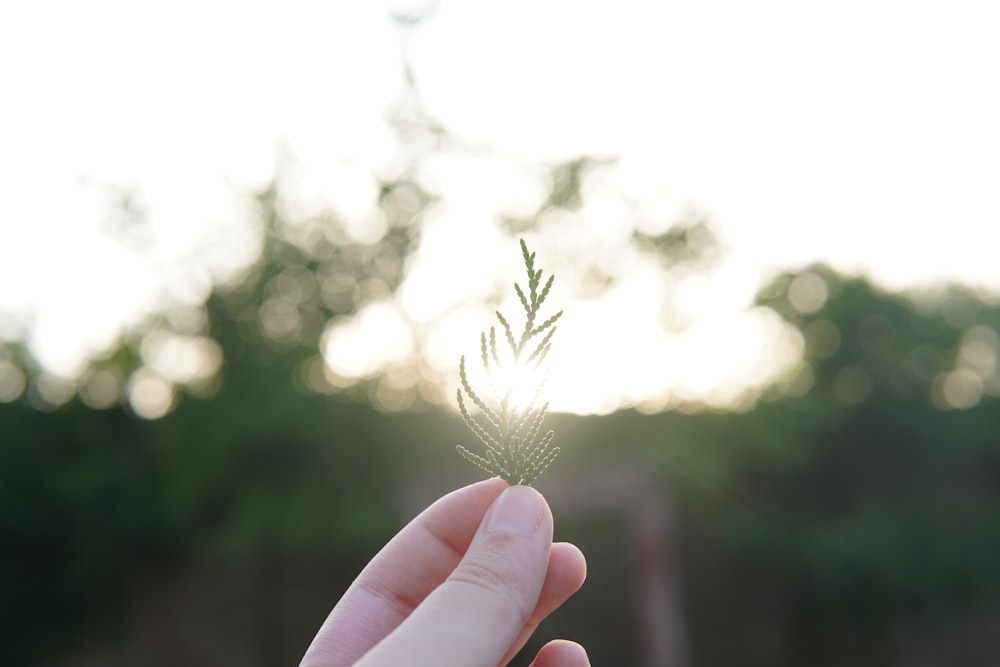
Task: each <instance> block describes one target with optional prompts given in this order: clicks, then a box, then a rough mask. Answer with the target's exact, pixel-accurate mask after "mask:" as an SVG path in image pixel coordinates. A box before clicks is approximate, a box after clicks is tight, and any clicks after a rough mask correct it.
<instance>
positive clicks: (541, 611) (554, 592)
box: [500, 542, 587, 665]
mask: <svg viewBox="0 0 1000 667" xmlns="http://www.w3.org/2000/svg"><path fill="white" fill-rule="evenodd" d="M586 578H587V560H586V559H585V558H584V556H583V553H582V552H581V551H580V550H579V549H578V548H577V547H576V546H575V545H573V544H569V543H568V542H556V543H555V544H553V545H552V550H551V551H550V552H549V569H548V572H546V573H545V582H544V583H543V584H542V591H541V593H539V595H538V604H537V605H535V610H534V611H533V612H532V614H531V617H530V618H529V619H528V622H527V623H526V624H525V626H524V628H523V629H522V630H521V632H520V634H519V635H518V637H517V639H516V640H515V641H514V644H513V646H511V647H510V650H508V651H507V654H506V655H505V656H504V657H503V659H502V660H501V661H500V664H501V665H506V664H507V663H508V662H510V660H511V659H512V658H513V657H514V656H515V655H516V654H517V652H518V651H520V650H521V648H523V647H524V644H525V643H526V642H527V641H528V639H529V638H530V637H531V635H532V634H533V633H534V632H535V629H536V628H537V627H538V624H539V623H541V622H542V621H543V620H545V617H547V616H548V615H549V614H551V613H552V612H553V611H555V610H556V609H558V608H559V607H560V606H561V605H562V603H563V602H565V601H566V600H567V599H568V598H569V596H571V595H573V593H576V592H577V591H578V590H580V586H582V585H583V582H584V580H585V579H586Z"/></svg>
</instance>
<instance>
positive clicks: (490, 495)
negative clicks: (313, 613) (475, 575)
mask: <svg viewBox="0 0 1000 667" xmlns="http://www.w3.org/2000/svg"><path fill="white" fill-rule="evenodd" d="M507 486H508V485H507V483H506V482H505V481H503V480H502V479H498V478H494V479H488V480H485V481H482V482H477V483H475V484H470V485H469V486H466V487H463V488H461V489H458V490H456V491H453V492H451V493H449V494H448V495H446V496H444V497H442V498H441V499H440V500H438V501H437V502H435V503H434V504H433V505H431V506H430V507H428V508H427V509H426V510H424V511H423V512H421V513H420V514H419V515H418V516H417V517H416V518H415V519H413V521H411V522H410V523H409V524H407V525H406V527H405V528H403V529H402V530H401V531H400V532H399V533H398V534H397V535H396V536H395V537H394V538H392V540H390V541H389V543H388V544H387V545H386V546H385V547H383V549H382V550H381V551H380V552H379V553H378V555H376V556H375V558H374V559H372V561H371V562H370V563H369V564H368V566H367V567H365V569H364V570H362V572H361V574H360V575H358V578H357V579H356V580H355V581H354V583H353V584H351V586H350V588H348V589H347V592H346V593H345V594H344V597H342V598H341V599H340V602H338V603H337V606H336V607H334V608H333V611H331V612H330V615H329V616H328V617H327V619H326V621H325V622H324V623H323V627H322V628H321V629H320V631H319V633H318V634H317V635H316V639H315V640H314V641H313V643H312V645H311V646H310V647H309V650H308V651H306V655H305V657H304V658H303V660H302V663H301V667H308V666H309V665H313V664H315V665H323V666H324V667H349V666H350V665H352V664H354V662H356V661H357V660H358V659H359V658H360V657H361V656H362V655H364V654H365V653H366V652H367V651H368V650H369V649H370V648H372V647H373V646H374V645H375V644H376V643H378V642H379V641H381V639H382V638H383V637H385V636H386V635H387V634H389V633H390V632H391V631H392V630H394V629H395V628H396V627H397V626H398V625H399V624H400V623H402V622H403V621H404V620H405V619H406V618H407V617H408V616H409V615H410V612H412V611H413V609H414V608H416V606H417V605H419V604H420V603H421V602H422V601H423V600H424V598H426V597H427V596H428V595H429V594H430V593H431V591H433V590H434V589H435V588H437V586H438V585H439V584H441V583H442V582H443V581H444V580H445V579H447V578H448V575H449V574H451V572H452V571H453V570H454V569H455V567H456V566H457V565H458V563H459V561H460V560H461V559H462V556H463V555H464V554H465V551H466V549H468V547H469V544H470V542H471V541H472V537H473V536H474V535H475V533H476V530H477V529H478V528H479V524H480V523H481V522H482V520H483V515H484V514H485V513H486V510H487V509H489V507H490V505H491V504H492V503H493V501H494V500H495V499H496V497H497V496H498V495H500V492H501V491H503V490H504V489H505V488H507Z"/></svg>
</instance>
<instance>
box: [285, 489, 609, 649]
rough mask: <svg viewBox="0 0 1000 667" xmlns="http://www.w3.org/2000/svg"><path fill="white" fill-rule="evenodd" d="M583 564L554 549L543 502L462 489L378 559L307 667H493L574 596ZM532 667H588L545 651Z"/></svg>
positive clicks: (527, 493) (332, 618) (573, 551)
mask: <svg viewBox="0 0 1000 667" xmlns="http://www.w3.org/2000/svg"><path fill="white" fill-rule="evenodd" d="M585 577H586V561H585V560H584V557H583V554H582V553H581V552H580V550H579V549H577V548H576V547H575V546H573V545H572V544H568V543H564V542H561V543H556V544H553V543H552V513H551V511H550V510H549V506H548V504H547V503H546V502H545V499H544V498H543V497H542V495H541V494H540V493H538V492H537V491H535V490H534V489H533V488H531V487H528V486H513V487H508V486H507V483H506V482H504V481H503V480H501V479H490V480H486V481H483V482H478V483H476V484H472V485H470V486H466V487H464V488H461V489H459V490H457V491H454V492H452V493H450V494H448V495H446V496H444V497H443V498H441V499H440V500H438V501H437V502H436V503H434V504H433V505H431V506H430V507H429V508H427V509H426V510H424V511H423V512H422V513H421V514H420V515H419V516H417V517H416V518H415V519H414V520H413V521H411V522H410V523H409V524H408V525H407V526H406V527H405V528H403V530H401V531H400V532H399V533H398V534H397V535H396V536H395V537H394V538H393V539H392V540H390V542H389V543H388V544H387V545H386V546H385V547H384V548H383V549H382V551H380V552H379V553H378V555H376V556H375V558H374V559H372V561H371V562H370V563H369V564H368V566H367V567H365V569H364V570H363V571H362V572H361V574H360V575H359V576H358V578H357V579H356V580H355V581H354V583H353V584H351V587H350V588H349V589H348V590H347V592H346V593H345V594H344V597H342V598H341V599H340V602H338V603H337V605H336V606H335V607H334V609H333V611H332V612H330V615H329V616H328V617H327V619H326V622H325V623H323V627H322V628H320V631H319V633H318V634H317V635H316V638H315V639H314V640H313V642H312V644H311V645H310V646H309V650H308V651H306V654H305V657H304V658H303V659H302V663H301V664H300V667H399V666H400V665H407V666H413V667H432V666H433V667H497V665H506V664H507V663H508V661H509V660H510V659H511V658H512V657H513V656H514V654H515V653H517V651H518V650H520V648H521V647H522V646H523V645H524V643H525V642H526V641H527V640H528V638H529V637H530V636H531V633H532V632H534V630H535V627H536V626H537V625H538V623H539V622H541V620H542V619H544V618H545V617H546V616H548V615H549V614H550V613H552V612H553V611H554V610H555V609H557V608H558V607H559V605H561V604H562V603H563V602H565V601H566V599H567V598H569V596H570V595H572V594H573V593H575V592H576V591H577V589H579V588H580V586H581V585H582V584H583V580H584V578H585ZM531 665H532V667H589V665H590V662H589V661H588V659H587V654H586V652H585V651H584V650H583V648H582V647H581V646H580V645H578V644H575V643H573V642H568V641H562V640H556V641H553V642H549V643H548V644H546V645H545V646H543V647H542V649H541V650H540V651H539V652H538V655H537V656H536V658H535V660H534V662H532V663H531Z"/></svg>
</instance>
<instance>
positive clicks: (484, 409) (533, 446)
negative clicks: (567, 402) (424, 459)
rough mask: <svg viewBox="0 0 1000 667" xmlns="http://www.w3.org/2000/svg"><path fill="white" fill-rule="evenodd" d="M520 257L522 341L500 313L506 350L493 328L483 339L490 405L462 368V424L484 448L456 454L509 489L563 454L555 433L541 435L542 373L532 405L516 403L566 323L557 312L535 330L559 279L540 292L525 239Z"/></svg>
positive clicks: (544, 411) (533, 476) (532, 478)
mask: <svg viewBox="0 0 1000 667" xmlns="http://www.w3.org/2000/svg"><path fill="white" fill-rule="evenodd" d="M521 253H522V255H523V256H524V265H525V268H526V269H527V272H528V291H527V294H525V291H524V290H523V289H522V288H521V286H520V285H519V284H517V283H514V291H515V292H516V293H517V296H518V299H520V301H521V306H522V307H523V308H524V314H525V323H524V329H523V330H522V331H521V334H520V336H519V337H518V336H515V335H514V329H512V328H511V325H510V322H509V321H508V320H507V318H506V317H504V316H503V314H501V313H500V311H497V313H496V316H497V321H499V323H500V325H501V327H502V329H503V337H504V339H505V341H506V343H507V346H506V348H507V349H504V350H503V352H501V348H502V347H503V346H502V345H498V343H497V327H496V326H492V327H490V333H489V336H487V335H486V333H482V334H480V356H481V359H482V364H483V371H484V372H485V374H486V379H487V381H488V382H489V385H490V389H491V393H492V397H493V400H492V401H489V402H487V401H486V400H484V399H483V398H482V396H481V395H480V394H479V393H477V392H476V390H475V389H473V387H472V384H471V383H470V382H469V376H468V373H467V371H466V367H465V357H464V356H463V357H462V359H461V362H460V363H459V375H460V378H461V381H462V386H461V387H460V388H459V389H458V392H457V394H458V407H459V410H460V411H461V412H462V418H463V419H465V423H466V424H468V426H469V428H470V429H471V430H472V432H473V433H475V434H476V437H478V438H479V440H480V441H481V442H482V443H483V446H484V448H485V449H484V452H483V455H479V454H475V453H473V452H471V451H469V450H468V449H466V448H465V447H462V446H461V445H459V446H458V451H459V452H460V453H461V454H462V456H464V457H465V458H466V459H468V460H469V461H471V462H472V463H475V464H476V465H477V466H479V467H480V468H482V469H483V470H486V471H487V472H489V473H491V474H493V475H499V476H500V477H503V478H504V479H505V480H507V482H508V483H510V484H531V483H532V482H534V481H535V480H536V479H537V478H538V476H539V475H540V474H541V473H542V472H543V471H544V470H545V469H546V468H547V467H548V466H549V464H550V463H552V460H553V459H555V457H556V455H558V454H559V448H558V447H553V446H552V438H553V437H554V435H555V433H554V432H553V431H551V430H550V431H547V432H545V433H544V434H543V433H542V422H543V421H544V419H545V416H546V414H548V408H549V404H548V403H544V404H542V405H538V404H537V403H538V398H539V395H540V393H541V390H542V387H543V386H544V372H542V373H541V375H542V378H543V379H541V380H539V381H538V382H537V383H536V384H535V386H534V387H531V388H530V389H531V393H530V394H528V395H529V396H530V399H529V400H528V401H527V402H526V404H524V405H520V404H518V403H517V402H516V400H515V398H516V394H517V393H521V392H523V391H525V389H528V388H526V387H523V386H519V385H521V384H523V383H526V382H530V379H529V378H530V377H531V375H534V374H536V373H538V372H539V371H540V369H541V368H542V364H543V363H544V362H545V358H546V356H548V353H549V349H550V348H551V346H552V336H553V335H554V334H555V332H556V326H555V325H556V322H557V321H558V320H559V318H560V317H562V311H559V312H558V313H556V314H555V315H553V316H552V317H550V318H548V319H546V320H545V321H543V322H542V323H541V324H538V325H537V326H536V324H535V323H536V322H537V321H538V319H539V317H538V311H539V309H540V308H541V306H542V303H543V302H544V301H545V298H546V297H547V296H548V294H549V290H550V289H551V288H552V282H553V280H554V279H555V276H549V279H548V281H546V283H545V285H544V286H543V287H542V288H541V291H539V285H540V284H541V279H542V270H541V269H537V270H536V269H535V253H533V252H531V253H529V252H528V246H527V244H526V243H525V242H524V239H521ZM539 337H540V338H539ZM466 396H467V397H468V400H469V401H470V402H471V403H472V404H473V405H475V406H476V408H478V410H479V413H478V414H477V415H475V416H474V415H473V414H472V413H471V412H470V411H469V407H468V406H467V404H466V399H465V397H466Z"/></svg>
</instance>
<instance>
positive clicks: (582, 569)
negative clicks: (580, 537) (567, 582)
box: [549, 542, 587, 590]
mask: <svg viewBox="0 0 1000 667" xmlns="http://www.w3.org/2000/svg"><path fill="white" fill-rule="evenodd" d="M549 558H550V560H553V561H558V562H560V563H561V564H562V567H563V569H564V570H565V571H567V572H570V573H572V577H573V578H575V579H576V582H577V583H576V586H575V587H574V590H576V589H579V588H580V587H581V586H583V582H585V581H586V580H587V557H586V556H584V555H583V552H582V551H580V547H578V546H576V545H575V544H573V543H572V542H553V543H552V550H551V552H550V556H549Z"/></svg>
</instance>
